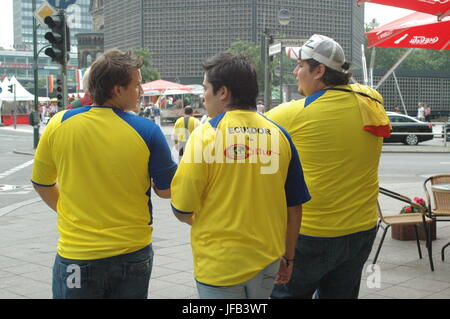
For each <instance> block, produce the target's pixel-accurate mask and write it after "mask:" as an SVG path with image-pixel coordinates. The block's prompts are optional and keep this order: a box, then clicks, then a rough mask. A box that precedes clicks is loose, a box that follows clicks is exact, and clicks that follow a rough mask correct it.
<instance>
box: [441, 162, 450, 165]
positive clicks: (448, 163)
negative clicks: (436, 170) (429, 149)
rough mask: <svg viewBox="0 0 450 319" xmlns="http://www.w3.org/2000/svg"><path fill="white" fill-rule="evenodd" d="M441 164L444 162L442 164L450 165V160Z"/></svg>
mask: <svg viewBox="0 0 450 319" xmlns="http://www.w3.org/2000/svg"><path fill="white" fill-rule="evenodd" d="M439 164H442V165H450V162H440V163H439Z"/></svg>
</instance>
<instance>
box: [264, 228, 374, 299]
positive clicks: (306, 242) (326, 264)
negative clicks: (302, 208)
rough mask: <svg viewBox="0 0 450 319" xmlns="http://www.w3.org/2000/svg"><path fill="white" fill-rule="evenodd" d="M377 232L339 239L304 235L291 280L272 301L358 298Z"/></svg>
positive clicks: (278, 286)
mask: <svg viewBox="0 0 450 319" xmlns="http://www.w3.org/2000/svg"><path fill="white" fill-rule="evenodd" d="M375 236H376V228H373V229H370V230H368V231H364V232H359V233H355V234H350V235H347V236H342V237H335V238H317V237H309V236H303V235H300V236H299V238H298V240H297V245H296V252H295V260H294V271H293V273H292V277H291V280H290V281H289V282H288V283H287V284H284V285H275V287H274V290H273V291H272V295H271V297H272V298H274V299H281V298H301V299H311V298H312V297H313V295H314V293H316V294H315V298H321V299H327V298H328V299H355V298H358V294H359V286H360V283H361V273H362V270H363V267H364V263H365V262H366V261H367V258H368V257H369V254H370V251H371V250H372V245H373V242H374V240H375Z"/></svg>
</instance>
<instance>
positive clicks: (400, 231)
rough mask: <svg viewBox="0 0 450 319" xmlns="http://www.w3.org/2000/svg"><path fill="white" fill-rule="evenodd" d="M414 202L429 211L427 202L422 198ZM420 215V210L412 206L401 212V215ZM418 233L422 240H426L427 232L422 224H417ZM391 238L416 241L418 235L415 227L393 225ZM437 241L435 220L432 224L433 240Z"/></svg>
mask: <svg viewBox="0 0 450 319" xmlns="http://www.w3.org/2000/svg"><path fill="white" fill-rule="evenodd" d="M413 200H414V202H415V203H416V204H418V205H420V206H422V207H423V208H424V209H425V210H427V205H426V203H425V200H424V199H423V198H420V197H414V199H413ZM418 213H420V208H418V207H416V206H412V205H406V206H404V207H402V209H401V210H400V214H418ZM417 232H418V234H419V239H420V240H425V231H424V230H423V226H422V224H417ZM391 236H392V238H393V239H397V240H416V233H415V231H414V225H392V232H391ZM435 239H436V220H435V219H433V221H432V222H431V240H435Z"/></svg>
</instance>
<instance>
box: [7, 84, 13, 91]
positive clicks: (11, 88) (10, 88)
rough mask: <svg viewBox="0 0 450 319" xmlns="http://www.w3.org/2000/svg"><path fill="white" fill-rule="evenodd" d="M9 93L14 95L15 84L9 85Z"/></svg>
mask: <svg viewBox="0 0 450 319" xmlns="http://www.w3.org/2000/svg"><path fill="white" fill-rule="evenodd" d="M8 91H9V92H11V93H14V84H11V85H8Z"/></svg>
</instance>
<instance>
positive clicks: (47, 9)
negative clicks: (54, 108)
mask: <svg viewBox="0 0 450 319" xmlns="http://www.w3.org/2000/svg"><path fill="white" fill-rule="evenodd" d="M75 3H76V0H47V1H43V3H42V5H41V6H40V7H39V9H38V10H36V0H32V12H33V16H34V19H33V52H34V53H33V55H34V112H33V113H32V114H31V116H30V119H33V120H32V121H30V124H31V125H33V131H34V149H36V148H37V145H38V143H39V120H38V113H39V101H38V55H39V52H40V51H39V52H38V49H37V29H38V27H39V26H40V25H38V24H37V21H39V22H40V24H41V25H42V26H44V25H46V23H45V21H44V20H45V18H46V17H52V16H55V15H56V14H58V10H59V13H60V14H61V15H62V16H63V18H65V17H64V15H65V12H64V10H65V9H67V8H68V7H69V6H70V5H72V4H75ZM64 24H65V23H64ZM47 33H48V32H47ZM68 37H69V33H68V30H66V28H64V36H63V39H62V40H65V38H68ZM50 42H51V41H50ZM69 45H70V42H69ZM47 47H48V46H46V47H43V48H42V49H44V48H47ZM42 49H41V50H42ZM68 49H69V47H68V45H67V44H66V43H65V41H64V45H63V50H62V51H63V53H64V59H63V62H64V63H62V65H61V69H62V74H63V79H64V82H65V81H66V78H65V75H66V74H65V72H66V70H65V68H66V67H67V63H66V62H67V61H65V60H67V57H66V56H65V54H66V52H67V50H68ZM63 87H64V88H67V86H66V83H65V84H64V85H63ZM65 93H66V95H67V89H66V90H65ZM64 101H67V96H66V97H65V99H64ZM62 104H65V102H63V103H62ZM31 122H32V123H31Z"/></svg>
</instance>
